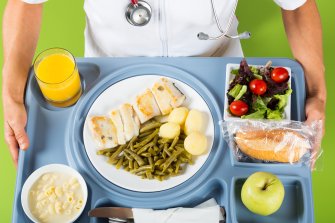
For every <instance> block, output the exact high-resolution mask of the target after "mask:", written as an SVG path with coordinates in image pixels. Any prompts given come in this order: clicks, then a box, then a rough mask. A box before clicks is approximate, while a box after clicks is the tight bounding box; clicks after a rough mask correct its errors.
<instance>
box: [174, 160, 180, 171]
mask: <svg viewBox="0 0 335 223" xmlns="http://www.w3.org/2000/svg"><path fill="white" fill-rule="evenodd" d="M180 163H181V162H180V160H179V159H178V160H177V162H176V167H175V170H174V172H175V173H178V172H179V167H180Z"/></svg>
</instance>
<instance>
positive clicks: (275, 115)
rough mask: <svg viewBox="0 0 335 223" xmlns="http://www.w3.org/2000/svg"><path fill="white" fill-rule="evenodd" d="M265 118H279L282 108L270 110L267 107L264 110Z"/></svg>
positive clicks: (281, 116)
mask: <svg viewBox="0 0 335 223" xmlns="http://www.w3.org/2000/svg"><path fill="white" fill-rule="evenodd" d="M266 118H267V119H274V120H280V119H282V118H283V111H282V110H271V109H269V108H268V109H267V111H266Z"/></svg>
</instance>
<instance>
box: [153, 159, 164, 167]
mask: <svg viewBox="0 0 335 223" xmlns="http://www.w3.org/2000/svg"><path fill="white" fill-rule="evenodd" d="M164 161H165V159H159V160H157V161H156V162H155V166H160V165H161V164H162V163H164Z"/></svg>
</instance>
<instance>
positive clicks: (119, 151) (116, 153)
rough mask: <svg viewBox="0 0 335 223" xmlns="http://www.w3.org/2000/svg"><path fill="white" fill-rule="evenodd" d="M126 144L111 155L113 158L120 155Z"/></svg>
mask: <svg viewBox="0 0 335 223" xmlns="http://www.w3.org/2000/svg"><path fill="white" fill-rule="evenodd" d="M124 147H125V145H122V146H120V147H119V148H118V149H117V150H116V151H115V152H114V153H113V155H111V156H110V158H111V159H115V158H116V157H118V156H119V155H120V153H121V152H122V151H123V149H124Z"/></svg>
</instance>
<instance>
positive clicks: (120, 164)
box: [115, 156, 124, 169]
mask: <svg viewBox="0 0 335 223" xmlns="http://www.w3.org/2000/svg"><path fill="white" fill-rule="evenodd" d="M123 159H124V156H121V158H120V159H119V161H118V162H117V164H116V165H115V167H116V169H120V167H121V166H122V163H123Z"/></svg>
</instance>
